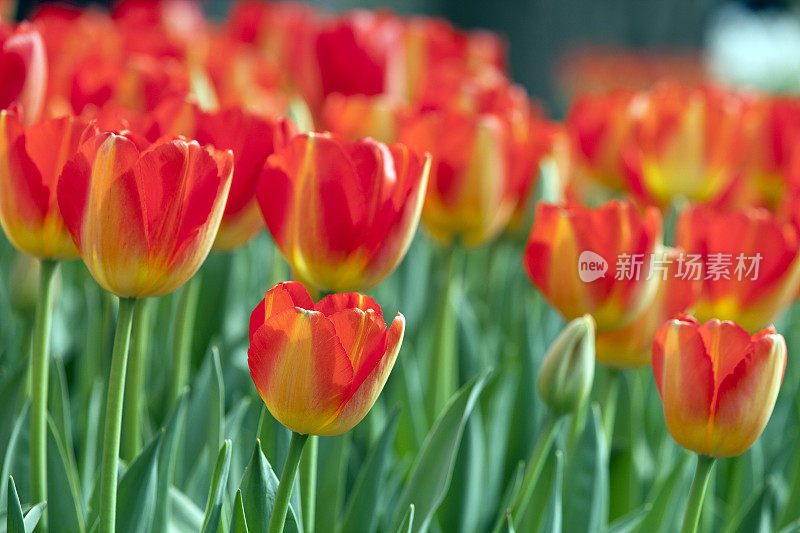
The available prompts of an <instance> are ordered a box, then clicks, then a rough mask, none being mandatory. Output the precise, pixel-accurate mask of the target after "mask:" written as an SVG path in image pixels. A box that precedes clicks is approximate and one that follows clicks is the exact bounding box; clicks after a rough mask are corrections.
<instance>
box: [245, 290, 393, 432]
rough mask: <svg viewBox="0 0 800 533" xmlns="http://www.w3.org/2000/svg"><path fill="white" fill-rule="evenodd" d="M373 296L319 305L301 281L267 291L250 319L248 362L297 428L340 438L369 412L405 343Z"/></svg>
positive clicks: (278, 414) (272, 402) (272, 403)
mask: <svg viewBox="0 0 800 533" xmlns="http://www.w3.org/2000/svg"><path fill="white" fill-rule="evenodd" d="M404 328H405V319H404V318H403V315H401V314H399V313H398V314H397V317H395V319H394V321H393V322H392V324H391V327H390V328H389V329H388V330H387V328H386V324H385V323H384V321H383V315H382V314H381V309H380V307H379V306H378V304H376V303H375V301H374V300H373V299H372V298H370V297H369V296H363V295H361V294H356V293H345V294H333V295H330V296H327V297H325V298H323V299H322V300H320V301H319V302H317V303H316V304H314V302H313V301H312V300H311V297H310V296H309V294H308V292H307V291H306V289H305V288H304V287H303V285H302V284H300V283H298V282H282V283H279V284H277V285H275V286H274V287H272V288H271V289H270V290H269V291H267V293H266V295H265V297H264V300H262V301H261V303H260V304H259V305H258V307H256V309H255V310H254V311H253V313H252V315H251V316H250V349H249V351H248V363H249V365H250V375H251V376H252V378H253V381H254V382H255V385H256V389H258V393H259V395H260V396H261V398H262V399H263V400H264V403H266V405H267V408H268V409H269V411H270V413H272V415H273V416H274V417H275V418H276V419H277V420H278V421H279V422H280V423H281V424H283V425H284V426H286V427H287V428H289V429H291V430H292V431H294V432H296V433H301V434H311V435H340V434H342V433H344V432H346V431H349V430H350V429H352V428H353V427H354V426H355V425H356V424H358V423H359V422H360V421H361V419H363V418H364V416H366V414H367V412H368V411H369V409H370V408H371V407H372V404H373V403H375V400H376V399H377V397H378V395H379V394H380V392H381V390H382V389H383V385H384V383H386V379H387V378H388V377H389V372H391V370H392V366H394V361H395V359H396V357H397V352H398V351H399V350H400V344H401V342H402V340H403V331H404Z"/></svg>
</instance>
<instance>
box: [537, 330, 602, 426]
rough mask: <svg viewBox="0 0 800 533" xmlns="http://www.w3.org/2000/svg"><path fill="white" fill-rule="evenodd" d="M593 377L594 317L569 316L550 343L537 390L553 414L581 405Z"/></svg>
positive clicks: (565, 412)
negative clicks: (564, 326) (566, 322)
mask: <svg viewBox="0 0 800 533" xmlns="http://www.w3.org/2000/svg"><path fill="white" fill-rule="evenodd" d="M593 380H594V319H592V317H591V315H583V316H582V317H579V318H576V319H574V320H572V321H571V322H570V323H569V324H567V327H566V328H564V331H562V332H561V334H560V335H559V336H558V338H556V340H555V342H553V344H552V345H551V346H550V349H549V350H548V351H547V355H546V356H545V358H544V362H542V367H541V370H539V394H540V395H541V396H542V399H543V400H544V402H545V403H546V404H547V405H548V407H550V409H551V410H552V411H553V414H555V415H564V414H567V413H571V412H574V411H575V410H576V409H578V407H580V406H581V405H582V404H583V402H585V401H586V398H588V397H589V392H591V390H592V381H593Z"/></svg>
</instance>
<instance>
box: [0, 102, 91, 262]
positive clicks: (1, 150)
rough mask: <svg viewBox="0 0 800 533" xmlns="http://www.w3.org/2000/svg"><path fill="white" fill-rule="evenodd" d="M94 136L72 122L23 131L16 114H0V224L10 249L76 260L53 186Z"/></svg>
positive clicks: (42, 124)
mask: <svg viewBox="0 0 800 533" xmlns="http://www.w3.org/2000/svg"><path fill="white" fill-rule="evenodd" d="M96 134H97V130H96V128H94V127H90V126H89V125H88V124H87V123H86V122H83V121H81V120H79V119H77V118H74V117H64V118H58V119H46V120H42V121H40V122H37V123H36V124H34V125H32V126H29V127H28V128H23V126H22V124H21V123H20V121H19V117H18V116H17V115H16V114H14V113H9V112H7V111H0V223H2V226H3V230H4V231H5V233H6V236H7V237H8V239H9V240H10V241H11V243H12V244H13V245H14V246H16V247H17V248H19V249H20V250H22V251H23V252H26V253H29V254H31V255H34V256H36V257H39V258H41V259H72V258H75V257H78V250H77V249H76V248H75V245H74V244H73V243H72V237H70V234H69V232H68V231H67V229H66V227H65V226H64V221H63V219H62V218H61V211H60V210H59V208H58V203H57V199H56V185H57V183H58V177H59V175H60V174H61V169H62V168H63V166H64V164H65V163H66V161H67V160H68V159H69V158H70V157H72V156H73V155H74V154H75V153H76V152H77V151H78V148H79V147H80V145H81V144H82V143H83V141H85V140H86V139H88V138H89V137H91V136H93V135H96Z"/></svg>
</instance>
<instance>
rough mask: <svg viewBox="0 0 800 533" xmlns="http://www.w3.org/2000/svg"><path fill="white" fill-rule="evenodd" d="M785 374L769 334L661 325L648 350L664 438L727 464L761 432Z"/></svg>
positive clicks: (709, 325) (781, 351) (782, 353)
mask: <svg viewBox="0 0 800 533" xmlns="http://www.w3.org/2000/svg"><path fill="white" fill-rule="evenodd" d="M785 369H786V342H785V341H784V339H783V337H782V336H781V335H778V334H777V333H776V332H775V328H773V327H772V326H770V327H769V328H767V329H765V330H763V331H761V332H759V333H757V334H755V335H753V336H752V337H751V336H750V335H749V334H748V333H747V332H746V331H744V330H743V329H742V328H741V327H739V326H738V325H737V324H736V323H734V322H730V321H725V322H721V321H719V320H717V319H713V320H710V321H708V322H706V323H705V324H700V323H699V322H698V321H697V320H695V319H693V318H691V317H683V318H678V319H673V320H670V321H668V322H666V323H665V324H664V325H663V326H662V327H661V329H659V330H658V333H657V334H656V340H655V343H654V344H653V373H654V374H655V378H656V385H657V386H658V392H659V394H660V395H661V401H662V403H663V404H664V418H665V420H666V422H667V429H669V432H670V434H671V435H672V438H673V439H675V441H676V442H677V443H678V444H680V445H681V446H683V447H684V448H688V449H689V450H692V451H694V452H696V453H699V454H703V455H710V456H712V457H732V456H735V455H740V454H742V453H744V452H745V451H747V449H748V448H750V446H752V445H753V443H754V442H755V441H756V439H758V437H759V435H761V432H762V431H763V430H764V426H766V425H767V421H768V420H769V417H770V415H771V414H772V408H773V407H774V406H775V399H776V398H777V397H778V390H779V389H780V386H781V381H782V380H783V373H784V370H785Z"/></svg>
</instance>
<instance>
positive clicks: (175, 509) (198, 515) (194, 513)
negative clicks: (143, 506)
mask: <svg viewBox="0 0 800 533" xmlns="http://www.w3.org/2000/svg"><path fill="white" fill-rule="evenodd" d="M169 499H170V508H171V509H172V512H171V513H170V517H169V528H168V531H170V532H171V533H197V532H198V531H200V528H201V527H203V510H202V509H200V508H199V507H198V506H197V505H195V503H194V502H193V501H192V500H191V499H189V497H188V496H186V494H184V493H182V492H181V491H179V490H178V489H176V488H175V487H170V488H169ZM154 531H157V530H154Z"/></svg>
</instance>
